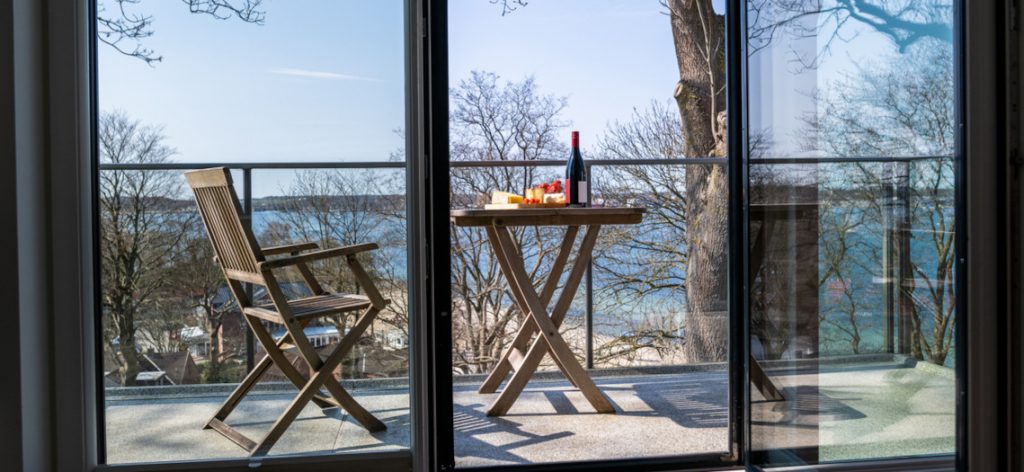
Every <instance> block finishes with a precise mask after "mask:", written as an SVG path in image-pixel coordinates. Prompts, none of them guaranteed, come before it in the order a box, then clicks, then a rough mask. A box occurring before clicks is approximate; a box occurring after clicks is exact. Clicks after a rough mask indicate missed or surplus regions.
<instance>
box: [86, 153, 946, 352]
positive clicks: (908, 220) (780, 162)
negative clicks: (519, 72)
mask: <svg viewBox="0 0 1024 472" xmlns="http://www.w3.org/2000/svg"><path fill="white" fill-rule="evenodd" d="M942 159H950V158H949V157H948V156H916V157H853V158H803V157H800V158H755V159H750V160H749V163H750V164H751V166H791V165H820V166H829V165H867V164H870V165H881V166H883V169H882V172H883V173H884V174H885V175H884V176H883V178H880V179H879V180H878V182H879V183H880V184H881V187H880V188H878V189H877V190H878V192H880V194H879V195H876V196H877V197H878V198H881V199H882V200H883V203H882V207H883V208H884V209H885V214H884V215H883V221H882V225H883V228H884V240H883V241H882V248H883V252H884V253H885V257H883V258H882V261H881V262H882V266H883V267H882V271H883V273H884V274H885V277H884V279H885V280H883V282H884V287H885V289H884V292H885V293H884V298H885V300H884V306H885V312H884V316H883V320H884V321H883V324H884V325H883V328H884V334H883V336H882V338H883V342H884V346H883V349H882V350H883V351H884V352H887V353H899V354H906V353H909V352H910V351H911V346H910V343H911V340H910V339H909V332H910V331H909V330H910V325H909V323H910V321H909V319H910V317H909V313H908V310H910V309H911V308H910V307H909V306H907V301H906V300H902V301H901V300H900V298H901V297H902V296H903V295H902V292H901V291H900V290H899V287H898V286H897V284H896V283H893V282H894V281H896V280H897V279H898V278H899V277H906V274H912V273H913V271H912V269H911V267H909V264H910V261H909V251H908V249H907V248H909V244H910V239H911V238H912V235H911V232H912V226H913V221H912V220H913V215H912V213H913V212H912V209H911V208H912V201H911V199H912V193H911V192H910V189H909V185H910V184H909V182H910V180H911V179H910V174H911V172H912V165H913V163H915V162H920V161H934V160H942ZM726 163H728V159H726V158H717V157H707V158H686V159H590V160H588V161H587V166H588V174H589V175H593V174H592V173H591V170H592V169H595V168H615V167H623V166H692V165H725V164H726ZM564 165H565V163H564V161H561V160H532V161H528V160H516V161H500V160H488V161H452V162H451V163H450V166H451V167H452V168H453V169H459V168H498V167H517V168H535V167H561V166H564ZM209 167H226V168H229V169H231V170H235V171H239V172H241V176H242V179H241V189H240V190H241V195H240V197H241V203H242V210H243V213H244V215H243V223H244V224H246V225H249V227H250V228H251V225H252V216H253V201H254V199H253V181H252V176H253V171H258V170H346V169H348V170H369V169H404V168H405V167H406V163H405V162H401V161H361V162H205V163H156V164H141V163H117V164H115V163H101V164H100V170H101V171H172V170H178V171H185V170H191V169H200V168H209ZM598 185H600V184H598ZM588 190H589V189H588ZM873 195H874V194H873ZM894 248H902V249H901V250H900V251H897V252H899V254H901V255H902V257H897V258H895V260H894V258H893V257H889V256H891V255H892V254H893V253H894ZM900 274H902V275H900ZM585 285H586V290H585V304H584V308H585V311H584V317H585V318H584V331H585V346H584V353H585V359H586V362H585V365H586V367H587V368H588V369H592V368H594V299H593V293H594V290H593V263H591V264H590V267H589V268H588V270H587V273H586V279H585ZM245 331H246V365H247V366H252V365H254V353H255V349H254V343H253V339H252V333H251V332H249V331H248V330H245Z"/></svg>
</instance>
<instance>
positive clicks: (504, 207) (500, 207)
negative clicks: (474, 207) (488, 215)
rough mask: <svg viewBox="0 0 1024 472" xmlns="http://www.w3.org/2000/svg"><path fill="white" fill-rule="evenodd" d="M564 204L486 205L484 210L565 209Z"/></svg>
mask: <svg viewBox="0 0 1024 472" xmlns="http://www.w3.org/2000/svg"><path fill="white" fill-rule="evenodd" d="M565 207H566V205H565V204H564V203H488V204H486V205H484V210H520V209H523V208H565Z"/></svg>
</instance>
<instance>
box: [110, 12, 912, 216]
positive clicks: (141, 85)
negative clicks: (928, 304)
mask: <svg viewBox="0 0 1024 472" xmlns="http://www.w3.org/2000/svg"><path fill="white" fill-rule="evenodd" d="M107 1H108V2H109V1H110V0H107ZM134 8H136V10H135V12H137V13H141V14H146V15H151V16H152V17H153V18H154V24H153V29H154V31H155V34H154V35H153V36H152V37H150V38H147V39H146V40H145V46H146V47H149V48H151V49H153V50H155V51H156V52H157V53H158V54H160V55H162V56H163V57H164V60H163V62H161V63H158V64H156V65H155V66H153V67H150V66H148V65H146V64H145V63H144V62H143V61H140V60H138V59H133V58H129V57H126V56H123V55H121V54H119V53H117V52H116V51H114V50H113V49H112V48H110V47H109V46H106V45H103V44H101V45H100V48H99V105H100V109H101V110H112V109H120V110H123V111H125V112H126V113H128V114H129V115H131V116H133V117H135V118H138V119H140V120H142V121H143V122H144V123H146V124H152V125H158V126H163V127H164V132H165V134H166V136H167V141H168V144H170V145H171V146H173V147H174V148H175V149H177V151H178V153H177V154H176V155H175V156H174V159H175V160H177V161H182V162H224V161H227V162H232V161H234V162H240V161H290V160H291V161H299V160H301V161H380V160H386V159H388V157H389V155H390V154H391V153H392V152H394V151H395V150H398V149H400V148H401V146H402V145H403V140H402V138H401V137H400V136H399V135H398V134H397V133H396V132H395V131H396V130H398V129H400V128H401V127H402V126H403V124H404V117H405V109H404V108H405V107H404V83H403V81H404V50H403V48H404V41H403V35H404V30H403V27H404V18H403V15H404V13H403V2H402V0H287V1H286V0H266V1H265V3H264V8H265V10H266V21H265V24H264V25H252V24H245V23H242V22H240V21H238V20H234V19H233V20H228V21H220V20H215V19H213V18H211V17H209V16H203V15H194V14H191V13H189V12H188V9H187V7H186V6H185V5H183V4H182V3H181V2H176V1H156V0H145V1H143V2H141V4H139V5H136V6H134ZM722 8H723V5H722V1H718V2H716V9H718V10H721V9H722ZM449 10H450V13H449V16H450V18H449V30H450V31H449V33H450V37H449V45H450V57H449V61H450V79H451V81H452V84H453V85H454V84H456V83H458V81H459V80H460V79H463V78H465V77H467V76H468V75H469V73H470V71H473V70H482V71H489V72H494V73H497V74H498V75H499V76H501V77H502V78H503V79H506V80H521V79H523V78H524V77H527V76H530V75H533V76H534V77H535V78H536V81H537V83H538V85H539V87H540V90H541V92H542V93H549V94H554V95H558V96H566V97H568V105H569V106H568V108H567V109H566V110H565V112H564V115H563V118H565V119H566V120H567V121H569V122H571V123H572V127H573V128H575V129H579V130H580V131H581V132H582V134H583V145H584V152H585V153H586V151H587V147H588V146H592V145H593V143H594V142H595V141H596V138H597V137H598V136H599V135H600V134H601V133H602V132H603V131H604V130H605V128H606V126H607V125H608V124H609V123H611V122H614V121H616V120H620V121H625V120H628V119H629V118H630V116H631V115H632V113H633V109H634V108H637V107H640V108H642V107H646V106H647V105H648V104H649V103H650V102H651V101H652V100H658V101H669V100H671V93H672V90H673V88H674V86H675V83H676V81H677V80H678V72H677V70H676V63H675V51H674V48H673V44H672V37H671V28H670V25H669V20H668V18H667V17H666V16H665V12H664V11H663V7H662V6H661V5H660V2H658V0H531V1H530V2H529V5H528V6H526V7H524V8H520V9H519V10H518V11H515V12H514V13H512V14H510V15H507V16H501V11H500V7H499V6H497V5H492V4H491V3H490V1H488V0H450V2H449ZM847 32H848V34H849V37H851V38H857V39H856V41H855V42H853V43H850V44H846V43H844V42H842V41H840V42H838V43H837V44H835V45H834V50H833V54H831V55H830V57H829V58H828V59H827V61H826V62H825V63H824V64H823V65H822V67H821V68H819V69H817V70H814V71H803V72H800V73H794V71H792V70H791V69H792V64H790V63H789V57H790V55H791V53H792V49H793V47H794V44H789V43H780V44H779V45H778V47H773V48H771V49H772V51H771V52H766V53H765V54H763V56H765V58H764V59H762V60H756V61H753V62H752V64H751V74H752V76H751V90H750V91H751V104H752V105H751V106H752V109H751V112H752V116H751V120H752V123H751V124H752V126H754V127H755V128H757V129H770V130H771V132H772V135H773V138H774V140H775V146H776V148H777V151H778V152H779V153H781V154H788V153H793V152H794V151H795V150H796V149H795V144H794V143H795V139H794V137H796V136H798V135H799V132H800V128H799V127H800V126H801V123H802V122H801V120H800V117H801V116H802V115H804V114H806V113H808V112H811V111H813V110H814V104H813V103H812V102H811V101H810V100H809V99H808V93H809V91H811V90H813V89H814V87H820V86H827V85H828V83H829V82H830V81H833V80H835V79H836V78H838V77H840V76H841V75H842V74H844V73H849V72H850V71H851V70H852V69H853V67H855V65H856V64H857V63H860V64H870V63H872V62H877V61H878V60H879V58H881V57H885V56H887V55H891V54H893V53H894V50H893V47H892V45H891V43H890V42H889V41H887V40H885V39H883V38H881V37H880V36H879V35H878V34H877V33H873V32H871V31H869V30H867V29H866V28H865V27H863V26H862V25H854V26H852V27H850V28H849V29H848V30H847ZM823 34H825V33H823ZM820 40H821V38H818V39H817V40H816V39H815V38H808V39H805V40H801V41H800V44H798V45H796V47H797V48H804V47H808V48H810V49H812V50H813V49H814V48H815V47H816V44H818V41H820ZM768 56H770V57H768ZM567 138H568V133H566V139H567ZM286 174H289V173H287V172H261V173H259V174H258V175H257V176H256V182H257V184H256V188H255V189H254V193H255V194H256V195H257V196H261V195H267V194H274V193H279V192H280V191H281V188H282V187H284V186H286V185H287V183H288V176H287V175H286Z"/></svg>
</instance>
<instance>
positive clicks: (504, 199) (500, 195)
mask: <svg viewBox="0 0 1024 472" xmlns="http://www.w3.org/2000/svg"><path fill="white" fill-rule="evenodd" d="M491 203H523V196H522V195H516V194H514V193H509V192H502V191H495V192H494V193H492V194H491Z"/></svg>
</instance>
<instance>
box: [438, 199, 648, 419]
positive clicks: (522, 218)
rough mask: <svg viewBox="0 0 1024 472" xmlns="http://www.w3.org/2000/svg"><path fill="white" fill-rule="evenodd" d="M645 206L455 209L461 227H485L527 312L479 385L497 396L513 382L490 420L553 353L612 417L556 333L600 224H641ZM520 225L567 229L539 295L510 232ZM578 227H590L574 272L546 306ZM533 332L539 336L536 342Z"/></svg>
mask: <svg viewBox="0 0 1024 472" xmlns="http://www.w3.org/2000/svg"><path fill="white" fill-rule="evenodd" d="M643 214H644V209H643V208H525V209H508V210H504V209H503V210H452V212H451V219H452V222H453V223H455V225H457V226H477V227H484V228H486V231H487V236H488V238H489V240H490V242H491V246H492V247H493V249H494V254H495V256H496V259H497V260H498V264H499V265H500V266H501V272H502V273H503V274H504V275H505V278H506V279H507V280H508V282H509V286H510V287H511V292H512V296H513V298H514V299H515V302H516V305H517V306H518V307H519V309H520V310H521V311H522V312H523V313H524V314H525V318H524V320H523V321H524V322H523V323H522V324H521V326H520V328H519V331H518V332H517V333H516V335H515V338H514V339H513V341H512V343H511V344H510V345H509V347H508V348H506V349H505V352H504V353H503V354H502V356H501V359H500V360H499V361H498V364H497V365H496V366H495V367H494V370H492V371H491V373H490V375H489V376H488V377H487V379H486V380H485V381H484V383H483V385H481V386H480V393H494V392H495V391H497V389H498V387H499V386H500V385H501V383H502V381H504V380H505V377H507V376H508V374H509V372H512V378H511V379H510V380H509V381H508V384H507V385H506V386H505V389H504V390H502V391H501V394H500V395H498V398H497V399H495V400H494V403H492V404H491V407H490V408H489V409H488V411H487V415H488V416H501V415H504V414H506V413H508V410H509V408H511V407H512V404H513V403H515V401H516V398H518V397H519V394H520V393H522V391H523V388H525V387H526V383H527V382H528V381H529V380H530V377H531V376H532V375H533V373H534V372H535V371H536V370H537V367H538V366H539V365H540V362H541V360H542V359H543V357H544V354H545V353H549V354H551V358H552V359H553V360H554V361H555V364H556V365H557V366H558V368H559V369H560V370H561V371H562V373H563V374H565V376H566V378H568V379H569V381H570V382H572V384H573V385H574V386H575V387H576V388H578V389H579V390H580V392H581V393H583V396H584V397H586V399H587V401H589V402H590V404H591V405H593V407H594V409H595V410H597V411H598V412H599V413H614V412H615V409H614V408H613V407H612V405H611V403H609V402H608V399H607V398H605V397H604V395H603V394H602V393H601V391H600V390H598V388H597V386H596V385H594V382H593V380H591V379H590V376H589V375H587V372H586V371H585V370H584V369H583V366H581V365H580V363H579V362H578V361H577V360H576V357H575V356H574V355H573V353H572V350H570V349H569V345H568V344H566V342H565V340H564V339H563V338H562V336H561V335H560V334H559V332H558V327H559V326H561V324H562V320H564V319H565V314H566V312H567V311H568V310H569V305H571V304H572V299H573V297H574V296H575V295H576V290H577V289H578V288H579V284H580V280H581V279H582V278H583V275H584V273H585V272H586V269H587V264H588V262H589V261H590V257H591V253H592V252H593V250H594V243H596V242H597V234H598V232H599V231H600V229H601V226H602V225H628V224H637V223H639V222H640V221H641V220H642V219H643ZM517 226H564V227H565V228H566V229H565V236H564V238H563V239H562V244H561V247H560V248H559V250H558V254H557V255H556V256H555V260H554V262H553V264H552V266H551V271H550V273H549V274H548V278H547V280H546V281H545V282H544V286H543V288H542V289H541V292H540V293H539V294H538V293H537V290H536V289H534V286H533V281H532V280H531V279H530V276H529V275H528V274H527V272H526V268H525V265H524V262H523V253H522V251H521V250H520V248H519V245H518V244H517V243H516V240H515V237H514V235H513V234H512V228H514V227H517ZM580 227H586V234H584V236H583V240H582V242H581V243H580V246H579V250H578V252H577V254H576V260H575V261H574V262H573V265H572V269H571V270H570V272H569V275H568V277H567V278H566V280H565V284H564V285H563V286H562V291H561V293H560V294H559V296H558V301H557V302H555V306H554V308H552V309H551V311H550V312H549V311H548V305H549V303H550V302H551V298H552V296H553V295H554V292H555V289H556V288H557V286H558V281H559V279H560V278H561V275H562V271H563V270H564V269H565V265H566V263H567V262H568V260H569V256H570V254H571V252H572V250H573V247H574V245H575V244H574V243H575V241H576V237H577V235H578V234H579V230H580ZM535 334H538V336H537V337H536V339H533V340H532V342H531V338H533V337H534V335H535Z"/></svg>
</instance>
